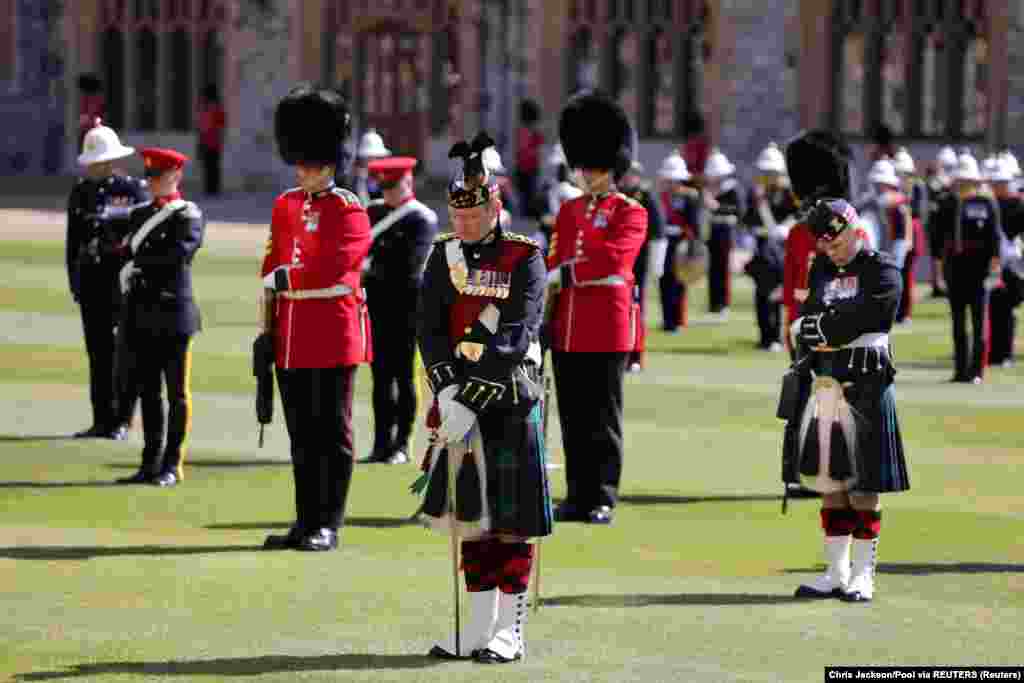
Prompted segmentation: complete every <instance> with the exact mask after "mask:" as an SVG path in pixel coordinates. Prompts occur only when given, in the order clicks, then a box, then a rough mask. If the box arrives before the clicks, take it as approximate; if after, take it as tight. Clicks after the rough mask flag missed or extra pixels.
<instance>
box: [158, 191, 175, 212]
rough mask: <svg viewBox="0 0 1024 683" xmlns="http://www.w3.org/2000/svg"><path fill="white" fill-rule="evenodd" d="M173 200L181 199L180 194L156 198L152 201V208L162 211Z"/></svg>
mask: <svg viewBox="0 0 1024 683" xmlns="http://www.w3.org/2000/svg"><path fill="white" fill-rule="evenodd" d="M175 199H181V193H180V192H175V193H174V194H165V195H164V196H163V197H156V198H154V199H153V206H155V207H157V208H158V209H162V208H163V207H164V206H165V205H166V204H168V203H170V202H173V201H174V200H175Z"/></svg>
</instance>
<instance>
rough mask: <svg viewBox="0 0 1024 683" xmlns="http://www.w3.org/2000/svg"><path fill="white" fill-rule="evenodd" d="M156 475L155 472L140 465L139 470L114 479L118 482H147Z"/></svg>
mask: <svg viewBox="0 0 1024 683" xmlns="http://www.w3.org/2000/svg"><path fill="white" fill-rule="evenodd" d="M156 476H157V475H156V474H154V473H153V472H151V471H149V470H148V469H146V468H144V467H140V468H139V471H138V472H136V473H135V474H133V475H131V476H130V477H118V478H117V479H115V480H114V481H115V482H116V483H118V484H149V483H150V482H152V481H153V480H154V479H156Z"/></svg>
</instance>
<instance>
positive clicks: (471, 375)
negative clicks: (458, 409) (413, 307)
mask: <svg viewBox="0 0 1024 683" xmlns="http://www.w3.org/2000/svg"><path fill="white" fill-rule="evenodd" d="M449 245H453V246H449ZM449 249H457V251H458V252H460V253H461V254H462V256H463V258H464V259H465V265H466V267H467V269H468V276H467V277H468V282H469V283H470V287H469V288H468V289H464V290H463V292H462V293H460V292H459V291H458V290H457V289H456V288H455V285H454V284H453V277H452V271H451V269H450V266H449V254H448V253H447V252H448V250H449ZM546 277H547V267H546V266H545V264H544V257H543V254H542V253H541V250H540V247H539V245H538V244H537V243H536V242H534V241H533V240H531V239H529V238H527V237H523V236H521V235H517V234H515V233H510V232H506V231H505V230H503V229H502V228H500V227H499V228H498V229H497V230H496V231H495V233H494V236H493V239H492V240H491V241H489V242H488V243H486V244H473V245H467V244H464V243H462V242H459V241H458V240H457V239H456V238H455V236H454V235H452V234H446V235H441V236H440V237H438V239H437V240H436V241H435V244H434V248H433V251H432V252H431V254H430V256H429V258H428V259H427V266H426V270H425V271H424V274H423V283H422V285H421V287H420V312H419V325H418V331H417V332H418V337H419V344H420V351H421V353H422V354H423V364H424V366H425V367H426V369H427V377H428V379H429V380H430V382H431V385H432V387H433V390H434V392H435V393H437V392H439V391H440V390H441V389H443V388H445V387H447V386H449V385H452V384H456V385H458V386H459V392H458V394H457V397H456V400H458V401H460V402H462V403H464V404H465V405H466V406H468V407H469V408H471V409H473V410H475V411H477V412H478V413H479V412H481V411H483V410H510V411H513V412H519V413H520V414H521V415H525V414H526V413H528V412H529V409H530V408H531V407H532V406H533V404H535V403H536V402H537V400H538V399H539V398H540V386H539V367H538V365H539V363H537V362H534V361H539V360H540V356H539V333H540V324H541V318H542V313H543V305H544V289H545V281H546ZM456 279H458V278H456ZM474 283H480V286H479V288H478V289H475V290H474V288H473V285H474ZM488 287H490V288H491V289H490V291H488ZM474 292H477V293H474ZM495 293H497V294H498V295H497V296H494V294H495ZM488 304H493V305H494V307H495V308H497V310H498V312H499V314H500V315H499V318H498V323H497V326H496V329H495V331H493V332H492V331H491V330H490V329H488V327H487V326H486V325H485V324H484V323H483V322H482V321H481V319H480V318H479V317H478V312H479V311H481V310H483V309H484V308H486V306H487V305H488ZM462 342H468V343H469V344H478V345H480V347H482V353H481V354H480V355H479V358H478V359H477V360H471V359H470V358H467V357H466V355H465V354H464V353H463V352H461V351H460V350H459V349H460V348H462V346H461V344H462ZM480 347H477V348H480ZM531 358H532V360H531Z"/></svg>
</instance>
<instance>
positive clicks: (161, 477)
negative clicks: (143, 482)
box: [152, 472, 178, 488]
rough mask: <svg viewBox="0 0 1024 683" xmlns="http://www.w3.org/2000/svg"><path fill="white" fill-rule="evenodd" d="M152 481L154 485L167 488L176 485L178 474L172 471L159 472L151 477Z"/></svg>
mask: <svg viewBox="0 0 1024 683" xmlns="http://www.w3.org/2000/svg"><path fill="white" fill-rule="evenodd" d="M152 483H153V485H154V486H159V487H161V488H169V487H171V486H177V485H178V475H177V474H175V473H174V472H161V473H160V474H158V475H156V477H154V478H153V480H152Z"/></svg>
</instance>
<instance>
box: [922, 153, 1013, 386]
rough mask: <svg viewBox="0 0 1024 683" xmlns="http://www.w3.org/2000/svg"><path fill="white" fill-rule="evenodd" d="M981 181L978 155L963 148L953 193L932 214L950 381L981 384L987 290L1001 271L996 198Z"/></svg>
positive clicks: (986, 341)
mask: <svg viewBox="0 0 1024 683" xmlns="http://www.w3.org/2000/svg"><path fill="white" fill-rule="evenodd" d="M981 183H982V177H981V171H980V169H979V168H978V162H977V160H976V159H975V158H974V157H972V156H970V155H969V154H961V155H960V158H959V162H958V166H957V169H956V171H955V172H954V175H953V185H954V189H955V194H953V195H951V196H949V197H948V198H947V199H946V201H944V202H943V203H942V204H941V205H940V206H939V209H938V211H937V212H936V215H935V217H934V219H933V220H934V221H935V225H936V230H937V231H938V232H937V240H938V245H939V246H940V247H941V251H940V252H939V253H941V254H942V257H941V259H940V260H939V261H938V267H939V276H940V281H945V283H946V289H947V295H948V297H949V308H950V314H951V317H952V323H953V358H954V362H955V371H954V373H953V377H952V379H951V381H953V382H966V383H969V384H981V382H982V379H983V378H984V376H985V367H986V366H987V365H988V353H989V344H990V343H991V336H990V330H989V325H988V313H989V312H988V304H989V294H990V292H991V291H992V289H993V288H994V287H995V286H996V285H997V284H998V283H999V281H1000V275H1001V271H1002V263H1001V259H1000V250H1001V248H1002V240H1003V229H1002V222H1001V221H1000V217H999V204H998V202H997V201H996V200H995V199H993V198H992V197H991V196H990V195H988V194H987V193H985V192H983V191H982V189H981ZM968 311H970V316H971V338H970V342H968V337H967V313H968Z"/></svg>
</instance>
